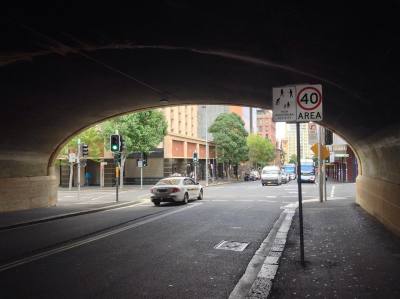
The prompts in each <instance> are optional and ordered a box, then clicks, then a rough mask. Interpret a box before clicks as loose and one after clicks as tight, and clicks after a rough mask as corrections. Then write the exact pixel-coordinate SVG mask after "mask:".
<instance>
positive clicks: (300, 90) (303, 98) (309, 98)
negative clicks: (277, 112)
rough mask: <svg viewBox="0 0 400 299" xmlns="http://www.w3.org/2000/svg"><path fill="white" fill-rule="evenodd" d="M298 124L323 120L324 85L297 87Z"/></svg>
mask: <svg viewBox="0 0 400 299" xmlns="http://www.w3.org/2000/svg"><path fill="white" fill-rule="evenodd" d="M296 103H297V117H296V121H297V122H309V121H321V120H322V85H321V84H316V85H296Z"/></svg>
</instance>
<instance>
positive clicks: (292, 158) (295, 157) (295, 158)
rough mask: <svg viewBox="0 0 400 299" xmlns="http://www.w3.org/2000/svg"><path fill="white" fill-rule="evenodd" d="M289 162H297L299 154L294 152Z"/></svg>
mask: <svg viewBox="0 0 400 299" xmlns="http://www.w3.org/2000/svg"><path fill="white" fill-rule="evenodd" d="M289 163H297V155H295V154H293V155H291V156H290V159H289Z"/></svg>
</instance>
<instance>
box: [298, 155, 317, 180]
mask: <svg viewBox="0 0 400 299" xmlns="http://www.w3.org/2000/svg"><path fill="white" fill-rule="evenodd" d="M300 164H301V177H300V180H301V181H302V182H310V183H315V166H314V161H313V160H312V159H301V160H300Z"/></svg>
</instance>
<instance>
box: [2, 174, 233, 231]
mask: <svg viewBox="0 0 400 299" xmlns="http://www.w3.org/2000/svg"><path fill="white" fill-rule="evenodd" d="M237 182H240V181H225V180H218V181H215V182H212V181H210V182H209V187H212V186H218V185H222V184H228V183H237ZM200 184H201V185H203V186H204V187H205V181H200ZM151 187H152V185H151V186H148V185H144V186H143V189H140V186H136V185H135V186H129V185H128V186H125V187H124V188H122V189H120V194H119V201H118V202H116V201H115V188H102V189H100V188H99V187H83V188H82V189H81V192H80V197H79V199H78V198H77V193H76V188H75V189H74V190H73V191H69V190H68V189H67V188H60V189H59V191H60V192H59V201H58V203H57V205H56V206H54V207H49V208H37V209H31V210H23V211H16V212H8V213H2V214H1V215H0V231H1V230H6V229H11V228H15V227H21V226H26V225H31V224H35V223H43V222H48V221H52V220H57V219H62V218H67V217H74V216H79V215H84V214H89V213H96V212H101V211H105V210H110V209H115V208H119V207H124V206H129V205H135V204H140V203H143V202H145V201H146V200H149V198H150V193H149V189H150V188H151ZM96 193H98V194H101V195H100V196H97V195H96ZM107 193H109V195H107ZM65 194H73V196H72V195H71V196H72V197H73V198H70V197H71V196H65ZM88 194H91V196H92V198H95V199H97V201H93V202H91V203H89V201H90V196H87V195H88ZM63 195H64V196H63ZM99 197H101V200H100V199H99Z"/></svg>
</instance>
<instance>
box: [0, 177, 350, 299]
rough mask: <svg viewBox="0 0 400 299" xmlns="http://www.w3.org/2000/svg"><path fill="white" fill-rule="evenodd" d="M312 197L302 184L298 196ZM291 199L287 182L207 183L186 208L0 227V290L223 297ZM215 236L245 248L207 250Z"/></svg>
mask: <svg viewBox="0 0 400 299" xmlns="http://www.w3.org/2000/svg"><path fill="white" fill-rule="evenodd" d="M338 191H339V189H336V190H335V188H333V193H334V192H338ZM317 194H318V189H317V186H316V185H314V184H303V198H304V199H305V200H306V199H311V198H316V197H317ZM328 194H329V195H332V186H328ZM346 194H347V193H345V194H344V195H343V196H346ZM333 195H334V194H333ZM295 201H297V184H296V183H295V182H290V183H289V184H284V185H281V186H266V187H262V186H261V183H260V182H245V183H239V184H227V185H221V186H216V187H210V188H207V189H206V190H205V191H204V200H202V201H192V202H190V203H189V204H188V205H175V204H168V203H167V204H163V205H162V206H161V207H154V206H153V205H152V204H151V203H150V202H145V203H142V204H139V205H136V206H133V207H124V208H118V209H113V210H108V211H103V212H98V213H93V214H87V215H81V216H76V217H70V218H65V219H60V220H55V221H51V222H45V223H41V224H35V225H31V226H26V227H20V228H15V229H11V230H5V231H1V232H0V238H1V240H2V242H1V244H0V292H1V293H0V297H1V298H227V297H228V296H229V294H230V292H231V291H232V290H233V288H234V287H235V285H236V283H237V282H238V281H239V279H240V277H241V276H242V275H243V273H244V271H245V270H246V267H247V265H248V263H249V261H250V260H251V258H252V257H253V255H254V253H255V251H256V250H257V249H258V248H259V246H260V244H261V243H262V241H263V240H264V239H265V237H266V236H267V235H268V232H269V231H270V229H271V228H272V226H273V224H274V222H275V221H276V220H277V219H278V217H279V215H280V213H281V207H282V206H284V205H286V204H287V203H291V202H295ZM224 240H225V241H237V242H243V243H248V246H247V247H246V248H245V249H244V250H243V251H231V250H222V249H216V248H214V247H215V246H216V245H217V244H219V243H220V242H221V241H224Z"/></svg>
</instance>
